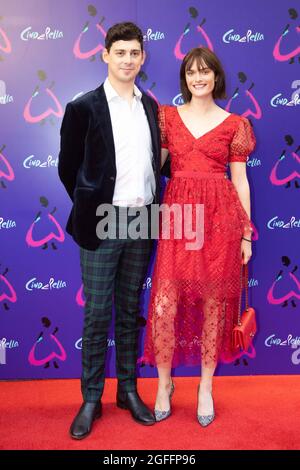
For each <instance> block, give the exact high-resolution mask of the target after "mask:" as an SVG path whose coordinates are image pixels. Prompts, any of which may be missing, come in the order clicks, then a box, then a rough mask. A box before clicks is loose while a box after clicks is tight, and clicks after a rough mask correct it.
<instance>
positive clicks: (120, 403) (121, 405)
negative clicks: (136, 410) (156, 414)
mask: <svg viewBox="0 0 300 470" xmlns="http://www.w3.org/2000/svg"><path fill="white" fill-rule="evenodd" d="M117 407H118V408H121V409H122V410H127V411H129V412H130V414H131V416H132V418H133V419H134V421H136V422H137V423H139V424H142V425H143V426H153V424H155V423H156V421H155V420H154V421H153V422H148V423H147V422H146V421H141V420H139V419H137V418H136V417H135V416H133V414H132V412H131V410H130V409H129V408H128V406H127V405H125V403H122V402H120V401H117Z"/></svg>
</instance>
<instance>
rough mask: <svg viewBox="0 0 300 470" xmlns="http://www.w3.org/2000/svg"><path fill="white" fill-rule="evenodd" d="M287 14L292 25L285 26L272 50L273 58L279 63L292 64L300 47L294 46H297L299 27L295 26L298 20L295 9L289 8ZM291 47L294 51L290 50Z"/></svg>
mask: <svg viewBox="0 0 300 470" xmlns="http://www.w3.org/2000/svg"><path fill="white" fill-rule="evenodd" d="M288 12H289V16H290V18H291V20H292V21H293V22H294V23H293V24H292V25H290V24H287V25H286V27H285V28H284V30H283V32H282V33H281V35H280V36H279V39H278V40H277V42H276V44H275V47H274V49H273V57H274V58H275V59H276V60H278V61H279V62H287V61H289V64H294V62H295V58H296V57H297V55H299V54H300V46H296V47H295V44H297V43H298V44H299V33H300V26H298V25H297V24H295V22H296V21H297V18H298V13H297V11H296V10H295V8H290V9H289V10H288ZM292 47H294V49H291V48H292ZM284 51H285V52H284ZM298 60H299V61H300V57H298Z"/></svg>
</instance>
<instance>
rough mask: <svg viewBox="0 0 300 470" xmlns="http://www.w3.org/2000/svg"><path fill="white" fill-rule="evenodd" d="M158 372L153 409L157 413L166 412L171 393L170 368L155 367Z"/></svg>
mask: <svg viewBox="0 0 300 470" xmlns="http://www.w3.org/2000/svg"><path fill="white" fill-rule="evenodd" d="M157 371H158V388H157V395H156V401H155V409H156V410H158V411H168V410H169V408H170V393H171V385H172V379H171V368H170V367H157Z"/></svg>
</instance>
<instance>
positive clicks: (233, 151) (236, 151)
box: [229, 118, 255, 162]
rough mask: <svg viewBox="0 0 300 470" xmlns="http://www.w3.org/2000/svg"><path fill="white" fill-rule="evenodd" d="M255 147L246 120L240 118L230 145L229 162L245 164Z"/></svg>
mask: <svg viewBox="0 0 300 470" xmlns="http://www.w3.org/2000/svg"><path fill="white" fill-rule="evenodd" d="M254 147H255V137H254V133H253V129H252V126H251V124H250V122H249V121H248V119H246V118H241V121H240V123H239V125H238V128H237V130H236V131H235V134H234V136H233V139H232V142H231V145H230V155H229V162H246V161H247V160H248V156H249V154H250V153H251V152H252V151H253V149H254Z"/></svg>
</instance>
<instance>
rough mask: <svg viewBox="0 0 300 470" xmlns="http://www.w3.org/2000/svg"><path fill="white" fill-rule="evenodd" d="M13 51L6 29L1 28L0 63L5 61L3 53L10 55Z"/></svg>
mask: <svg viewBox="0 0 300 470" xmlns="http://www.w3.org/2000/svg"><path fill="white" fill-rule="evenodd" d="M1 19H3V17H0V20H1ZM11 51H12V48H11V42H10V40H9V39H8V36H7V34H6V32H5V31H4V29H2V28H1V27H0V61H1V60H3V56H2V53H3V52H4V53H5V54H10V53H11Z"/></svg>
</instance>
